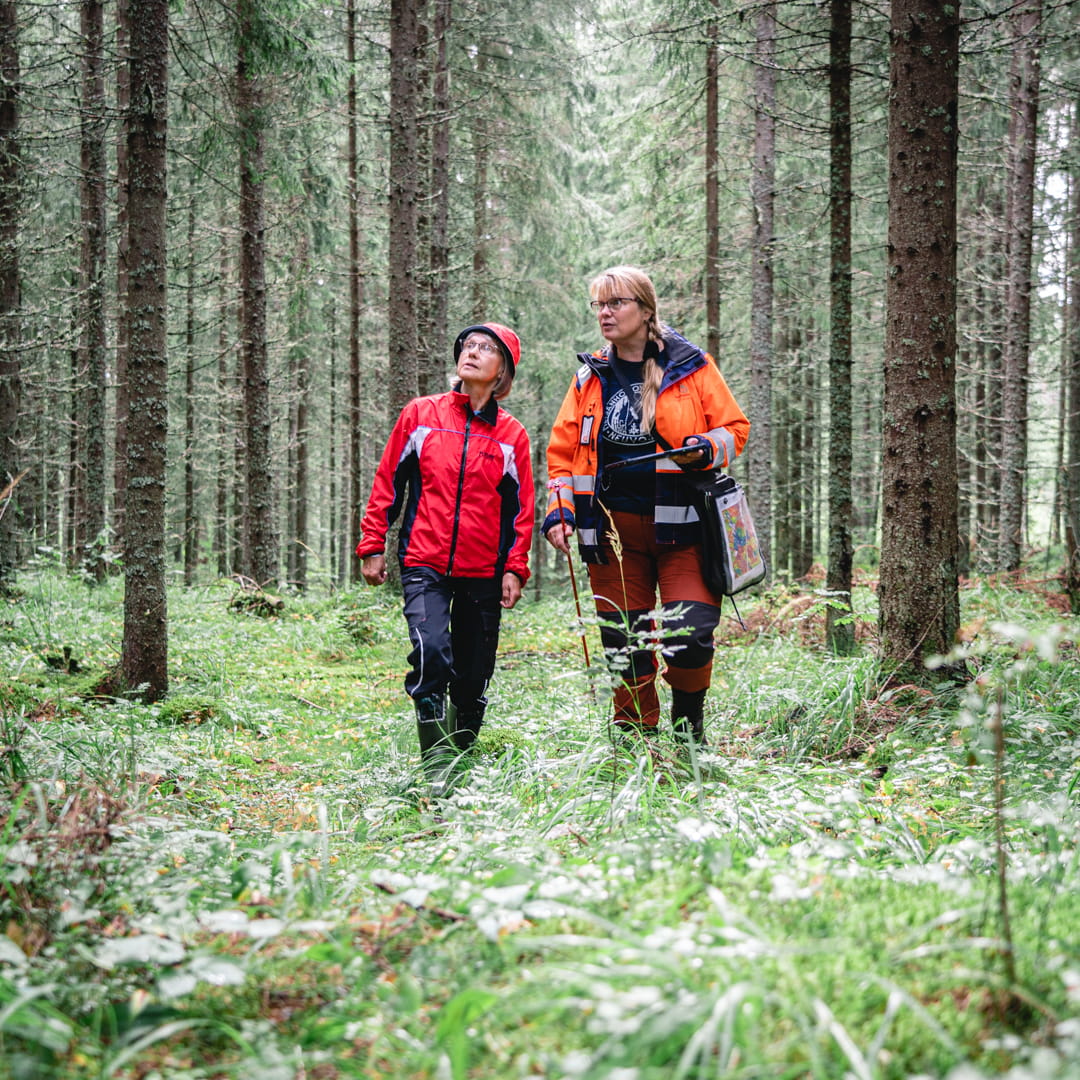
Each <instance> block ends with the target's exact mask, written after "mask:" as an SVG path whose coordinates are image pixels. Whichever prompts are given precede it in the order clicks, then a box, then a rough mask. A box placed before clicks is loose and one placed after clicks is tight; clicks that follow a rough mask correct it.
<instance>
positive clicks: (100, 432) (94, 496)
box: [79, 0, 106, 581]
mask: <svg viewBox="0 0 1080 1080" xmlns="http://www.w3.org/2000/svg"><path fill="white" fill-rule="evenodd" d="M79 10H80V28H81V32H82V46H83V50H84V52H83V58H82V103H81V105H82V108H81V111H82V116H81V122H80V129H81V140H80V154H79V158H80V171H81V174H82V184H81V187H82V191H81V203H82V274H81V278H82V301H83V303H82V311H83V315H82V323H83V325H82V354H83V356H82V363H81V365H80V366H81V367H82V369H83V370H84V371H85V372H86V384H85V388H84V401H85V404H84V408H83V410H82V415H83V419H84V422H85V425H86V426H85V430H84V431H83V433H82V439H81V448H82V452H83V459H82V465H83V495H84V499H85V514H86V520H85V523H84V526H83V544H84V546H83V550H82V551H81V552H80V561H81V562H82V563H83V565H84V567H85V569H86V570H87V572H88V573H89V574H90V575H91V576H92V578H93V580H96V581H101V580H103V579H104V577H105V566H106V563H105V560H104V559H103V557H102V556H103V550H102V548H101V546H100V545H102V544H103V543H104V532H105V501H106V496H105V382H106V364H105V240H106V231H105V229H106V227H105V75H104V49H105V28H104V5H103V4H102V0H82V3H81V5H80V9H79Z"/></svg>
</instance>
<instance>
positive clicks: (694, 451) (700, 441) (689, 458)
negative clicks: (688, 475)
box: [671, 435, 713, 469]
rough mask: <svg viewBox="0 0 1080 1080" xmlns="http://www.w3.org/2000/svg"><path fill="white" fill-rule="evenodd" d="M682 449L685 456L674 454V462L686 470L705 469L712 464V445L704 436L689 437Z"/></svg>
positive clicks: (684, 441)
mask: <svg viewBox="0 0 1080 1080" xmlns="http://www.w3.org/2000/svg"><path fill="white" fill-rule="evenodd" d="M682 448H683V449H684V450H686V453H685V454H672V456H671V458H672V461H674V462H675V464H676V465H679V466H681V467H682V468H684V469H704V468H706V467H707V466H709V465H711V464H712V457H713V455H712V445H711V444H710V443H709V441H708V440H707V439H706V438H705V436H704V435H687V436H686V438H685V439H683V444H682Z"/></svg>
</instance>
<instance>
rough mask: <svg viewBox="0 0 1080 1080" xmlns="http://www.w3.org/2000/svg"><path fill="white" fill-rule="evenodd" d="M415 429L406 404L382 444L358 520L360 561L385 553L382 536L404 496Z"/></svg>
mask: <svg viewBox="0 0 1080 1080" xmlns="http://www.w3.org/2000/svg"><path fill="white" fill-rule="evenodd" d="M415 427H416V409H415V405H414V403H413V402H409V404H408V405H406V406H405V408H404V409H402V410H401V415H400V416H399V417H398V419H397V423H396V424H394V430H393V431H391V432H390V438H389V439H387V441H386V447H385V449H384V450H383V453H382V457H381V458H380V460H379V467H378V468H377V469H376V470H375V479H374V480H373V481H372V484H371V494H370V496H368V501H367V507H366V509H365V510H364V516H363V518H362V519H361V521H360V543H359V544H357V545H356V554H357V555H359V556H360V558H361V559H366V558H367V557H368V556H369V555H381V554H383V553H384V552H385V551H386V534H387V533H388V532H389V531H390V526H391V525H392V524H393V523H394V520H395V519H396V518H397V516H398V514H399V513H400V512H401V504H402V501H403V499H404V496H405V482H406V477H407V475H408V470H406V469H404V468H403V467H402V466H403V459H404V457H405V455H406V454H407V452H408V447H409V443H410V437H411V435H412V432H413V430H414V429H415Z"/></svg>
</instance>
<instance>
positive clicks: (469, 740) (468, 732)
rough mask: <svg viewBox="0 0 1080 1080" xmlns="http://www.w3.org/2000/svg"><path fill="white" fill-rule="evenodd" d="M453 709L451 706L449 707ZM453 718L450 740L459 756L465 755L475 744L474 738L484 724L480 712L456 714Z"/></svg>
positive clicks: (482, 715)
mask: <svg viewBox="0 0 1080 1080" xmlns="http://www.w3.org/2000/svg"><path fill="white" fill-rule="evenodd" d="M451 708H453V706H451ZM454 711H455V713H456V715H455V718H454V728H453V731H452V732H451V736H450V737H451V738H452V739H453V740H454V746H455V748H456V749H457V751H458V752H459V753H461V754H464V753H467V752H468V751H469V750H471V749H472V748H473V746H474V745H475V744H476V736H477V735H479V734H480V728H481V727H482V726H483V723H484V714H483V713H482V712H457V711H456V710H454Z"/></svg>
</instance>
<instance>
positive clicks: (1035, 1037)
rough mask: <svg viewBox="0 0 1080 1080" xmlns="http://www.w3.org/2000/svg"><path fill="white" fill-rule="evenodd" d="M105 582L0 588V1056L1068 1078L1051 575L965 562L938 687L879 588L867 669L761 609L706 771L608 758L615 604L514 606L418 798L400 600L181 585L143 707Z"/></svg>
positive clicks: (808, 599) (248, 1071) (1070, 1032)
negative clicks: (247, 596)
mask: <svg viewBox="0 0 1080 1080" xmlns="http://www.w3.org/2000/svg"><path fill="white" fill-rule="evenodd" d="M121 589H122V587H121V584H120V583H119V582H118V581H114V582H109V583H107V584H105V585H104V586H97V587H94V586H90V585H87V584H84V583H82V582H81V581H80V580H79V579H77V578H75V577H66V576H63V575H61V574H59V573H57V572H56V571H55V570H53V569H50V568H48V567H42V568H40V569H39V570H35V571H32V572H28V573H27V574H26V575H24V576H23V578H21V580H20V592H19V595H18V596H16V597H13V598H12V599H10V600H9V601H8V602H7V603H6V605H5V607H4V608H3V609H2V610H0V657H2V667H0V704H2V708H0V785H2V787H0V928H3V930H4V931H5V932H4V933H0V1076H2V1077H5V1078H6V1077H11V1078H23V1077H50V1078H51V1077H55V1078H59V1080H68V1078H74V1077H116V1078H121V1080H136V1078H138V1080H149V1078H158V1077H160V1078H167V1080H188V1078H190V1080H196V1078H207V1080H209V1078H221V1077H248V1078H252V1080H256V1078H257V1080H277V1078H281V1080H301V1078H305V1080H316V1078H318V1080H335V1078H338V1077H365V1078H380V1080H381V1078H406V1077H408V1078H420V1077H432V1078H437V1080H466V1078H468V1080H488V1078H491V1080H495V1078H499V1080H507V1078H513V1077H522V1078H524V1077H549V1078H552V1080H554V1078H560V1080H561V1078H566V1080H600V1078H607V1080H661V1078H662V1080H680V1078H688V1080H689V1078H704V1077H731V1078H751V1077H754V1078H757V1077H790V1078H796V1077H799V1078H801V1077H813V1078H823V1080H842V1078H846V1077H849V1076H850V1077H856V1078H860V1080H863V1078H866V1080H871V1078H892V1077H915V1076H919V1077H931V1076H932V1077H946V1076H948V1077H952V1078H953V1080H961V1078H962V1080H974V1078H977V1077H989V1076H1008V1077H1013V1078H1015V1080H1021V1078H1023V1080H1050V1078H1055V1080H1061V1078H1067V1077H1080V901H1078V899H1077V897H1078V896H1080V860H1078V851H1080V843H1078V841H1080V780H1078V763H1080V664H1078V663H1077V641H1078V624H1077V621H1076V620H1075V619H1074V618H1072V617H1070V616H1068V615H1066V614H1065V613H1064V611H1063V605H1062V604H1061V597H1060V596H1059V595H1058V593H1057V589H1056V586H1055V584H1054V583H1053V582H1052V581H1048V582H1034V581H1032V580H1030V579H1028V580H1018V579H1017V580H1009V581H978V582H971V583H965V586H964V589H963V594H962V605H963V622H964V628H963V633H962V638H963V644H962V645H960V646H959V647H958V651H957V654H956V655H955V656H954V657H952V660H953V663H954V665H956V666H958V667H959V668H960V669H961V670H964V671H966V672H967V678H966V679H964V680H963V681H962V682H961V683H959V684H957V683H956V682H955V681H949V680H947V679H946V678H944V676H943V677H942V679H941V681H940V682H939V683H937V684H936V685H933V684H931V686H930V687H929V688H925V687H917V686H913V685H897V684H896V682H895V680H893V679H891V678H890V677H889V673H888V672H887V671H883V670H882V668H881V665H880V664H879V663H878V661H877V660H876V659H875V658H874V655H873V644H874V642H873V634H874V625H875V617H876V613H875V598H874V592H873V588H872V582H870V581H867V582H864V583H863V584H862V585H861V586H860V588H859V590H858V593H857V598H856V599H857V603H856V607H857V628H858V640H859V649H858V652H857V654H856V655H854V656H852V657H848V658H837V657H833V656H830V655H829V654H827V653H826V652H825V650H824V649H823V647H822V637H823V622H824V605H825V600H824V599H823V598H822V596H821V595H820V594H819V593H817V592H815V591H814V588H813V586H812V584H808V583H804V584H802V585H801V586H799V587H792V588H786V589H781V588H779V587H777V588H774V589H773V590H772V591H770V592H769V593H767V594H765V595H763V596H761V597H758V598H754V599H747V600H746V601H745V602H740V609H741V611H742V615H743V619H744V621H745V624H746V629H745V630H744V629H743V628H742V627H740V625H739V623H738V621H737V620H736V619H734V618H733V617H732V616H731V614H730V611H729V612H728V613H727V614H726V615H725V618H724V620H723V624H722V626H721V630H720V632H719V635H718V642H719V649H718V653H717V662H716V671H715V678H714V689H713V692H712V693H711V695H710V697H709V700H708V704H707V713H706V719H707V730H708V735H709V746H708V747H707V748H706V749H705V750H703V751H702V752H701V753H700V754H688V752H687V751H686V750H685V749H682V748H680V747H678V746H677V745H676V743H675V742H674V740H673V739H672V738H671V737H670V735H669V734H667V733H663V732H662V733H661V735H660V737H659V738H658V740H657V742H656V744H655V746H654V747H653V748H652V749H649V750H643V749H642V748H641V747H638V746H634V745H624V744H622V743H620V742H619V741H618V740H616V739H613V738H612V734H611V732H610V730H609V726H608V722H607V712H608V710H607V705H606V701H607V694H608V692H607V689H606V687H605V685H604V683H605V676H604V675H603V672H602V671H601V666H600V665H598V663H597V658H598V657H599V655H600V648H599V642H598V641H597V640H596V629H595V626H594V625H588V624H587V625H585V626H580V625H578V624H577V622H576V620H575V617H574V607H573V603H572V600H571V599H570V596H569V592H568V591H567V594H566V596H565V597H560V598H558V599H545V600H544V601H542V602H535V601H533V600H531V599H529V598H526V599H525V600H523V602H522V603H521V604H520V605H519V606H518V608H516V609H515V610H514V611H512V612H510V613H508V614H507V615H506V616H505V618H504V630H503V635H502V642H501V647H500V658H499V666H498V670H497V673H496V676H495V679H494V682H493V684H492V687H491V691H490V699H491V704H490V708H489V721H490V722H489V723H488V724H487V725H486V727H485V729H484V731H483V732H482V735H481V739H480V742H479V746H478V752H477V753H476V754H475V755H474V756H473V758H472V759H471V760H470V761H469V762H462V763H461V764H460V767H459V769H458V773H457V784H456V787H455V788H454V790H453V793H452V794H451V795H450V796H449V797H448V798H446V799H444V800H440V801H438V802H434V803H433V802H432V801H430V800H429V799H428V798H427V797H426V787H425V785H424V783H423V778H422V776H421V774H420V770H419V764H418V753H417V747H416V736H415V728H414V724H413V720H412V715H411V710H410V709H409V708H408V703H407V700H406V698H405V697H404V694H403V691H402V685H401V682H402V676H403V673H404V658H405V654H406V652H407V646H406V638H405V632H404V623H403V620H402V619H401V615H400V610H399V600H398V598H397V596H396V595H395V594H394V593H393V592H392V591H391V590H390V589H388V588H387V589H381V590H370V589H365V590H360V591H357V592H355V593H347V594H337V595H334V596H321V597H316V596H308V597H291V596H290V597H286V599H285V604H284V607H283V608H282V609H281V610H280V611H277V612H275V613H273V614H272V615H270V616H260V615H257V614H253V613H251V612H245V611H241V610H237V608H236V607H235V606H234V605H233V603H232V601H234V599H236V597H237V588H236V586H235V585H233V584H231V583H228V582H220V583H217V584H215V585H213V586H208V587H205V588H194V589H175V590H173V591H171V592H170V595H169V620H170V669H171V693H170V695H169V697H168V698H167V699H166V700H165V701H163V702H161V703H159V704H156V705H152V706H148V705H144V704H138V703H133V702H130V701H124V700H115V699H100V698H98V697H96V696H95V695H94V693H93V687H94V686H95V685H97V684H99V683H100V681H101V677H102V675H103V674H104V673H105V672H107V671H108V670H109V669H110V668H112V667H113V666H115V664H116V662H117V659H118V656H119V649H120V641H121V636H122V610H121V609H122V604H121V595H122V592H121ZM583 633H584V634H585V635H586V636H587V641H588V644H589V646H590V654H591V657H592V663H591V666H590V667H589V668H588V669H587V670H586V667H585V664H584V658H583V653H582V643H581V637H580V635H581V634H583ZM999 717H1000V718H1001V719H1002V721H1003V723H1002V724H1001V725H1000V727H999V725H998V718H999ZM999 731H1000V733H1001V735H1002V736H1003V738H1002V739H1001V740H1000V742H999V741H998V740H997V739H996V736H997V734H998V732H999Z"/></svg>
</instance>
